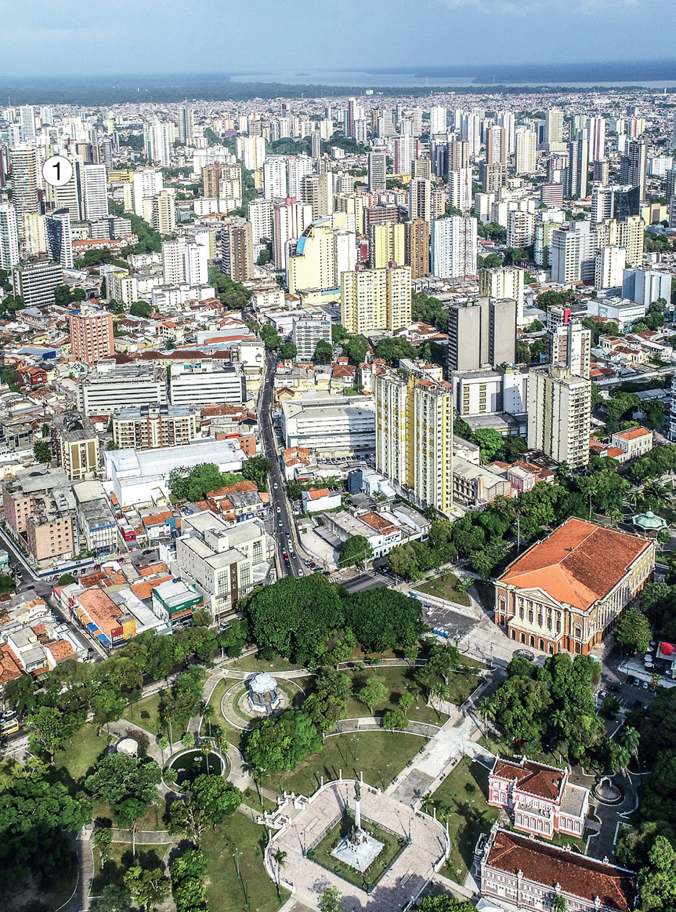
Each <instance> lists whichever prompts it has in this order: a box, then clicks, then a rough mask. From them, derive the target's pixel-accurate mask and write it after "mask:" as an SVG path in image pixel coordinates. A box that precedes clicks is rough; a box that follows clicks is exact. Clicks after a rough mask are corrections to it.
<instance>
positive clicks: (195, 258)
mask: <svg viewBox="0 0 676 912" xmlns="http://www.w3.org/2000/svg"><path fill="white" fill-rule="evenodd" d="M208 259H209V250H208V248H207V247H206V245H205V244H200V243H198V242H197V241H192V240H189V241H186V243H185V253H184V262H185V281H186V282H187V283H188V285H190V286H191V287H192V288H194V287H195V286H196V285H206V284H207V282H208V281H209V264H208Z"/></svg>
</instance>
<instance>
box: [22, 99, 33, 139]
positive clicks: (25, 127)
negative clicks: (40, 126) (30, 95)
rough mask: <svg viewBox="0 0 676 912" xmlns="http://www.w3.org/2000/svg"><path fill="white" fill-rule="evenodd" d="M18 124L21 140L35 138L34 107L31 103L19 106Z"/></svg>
mask: <svg viewBox="0 0 676 912" xmlns="http://www.w3.org/2000/svg"><path fill="white" fill-rule="evenodd" d="M19 124H20V126H21V139H22V141H23V142H28V141H29V140H31V139H35V109H34V108H33V105H24V106H23V107H21V108H19Z"/></svg>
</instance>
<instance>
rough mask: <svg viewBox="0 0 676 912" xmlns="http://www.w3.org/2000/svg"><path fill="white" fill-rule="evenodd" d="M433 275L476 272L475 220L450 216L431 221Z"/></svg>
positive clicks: (450, 276)
mask: <svg viewBox="0 0 676 912" xmlns="http://www.w3.org/2000/svg"><path fill="white" fill-rule="evenodd" d="M431 238H432V274H433V275H435V276H438V277H439V278H455V277H461V276H466V275H476V256H477V240H476V239H477V220H476V219H475V218H471V217H469V216H468V217H465V216H460V215H452V216H450V217H449V218H447V219H435V220H434V221H433V222H432V231H431Z"/></svg>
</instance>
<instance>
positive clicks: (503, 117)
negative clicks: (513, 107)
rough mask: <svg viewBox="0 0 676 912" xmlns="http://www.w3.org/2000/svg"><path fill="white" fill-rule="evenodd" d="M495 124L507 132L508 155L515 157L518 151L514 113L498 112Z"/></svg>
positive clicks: (506, 145)
mask: <svg viewBox="0 0 676 912" xmlns="http://www.w3.org/2000/svg"><path fill="white" fill-rule="evenodd" d="M495 123H496V124H497V125H498V126H499V127H502V128H503V129H504V131H505V147H506V149H507V155H514V151H515V149H516V137H515V120H514V113H513V112H512V111H498V112H497V113H496V115H495Z"/></svg>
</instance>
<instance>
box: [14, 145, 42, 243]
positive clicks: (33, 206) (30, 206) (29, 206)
mask: <svg viewBox="0 0 676 912" xmlns="http://www.w3.org/2000/svg"><path fill="white" fill-rule="evenodd" d="M9 159H10V164H11V166H12V202H13V203H14V208H15V210H16V225H17V230H18V233H19V242H21V241H23V238H24V227H23V220H24V216H26V215H39V214H40V197H39V194H38V186H39V184H38V156H37V150H36V149H35V148H33V147H31V146H27V145H23V144H22V145H20V146H18V147H17V148H16V149H12V151H11V152H10V154H9Z"/></svg>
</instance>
